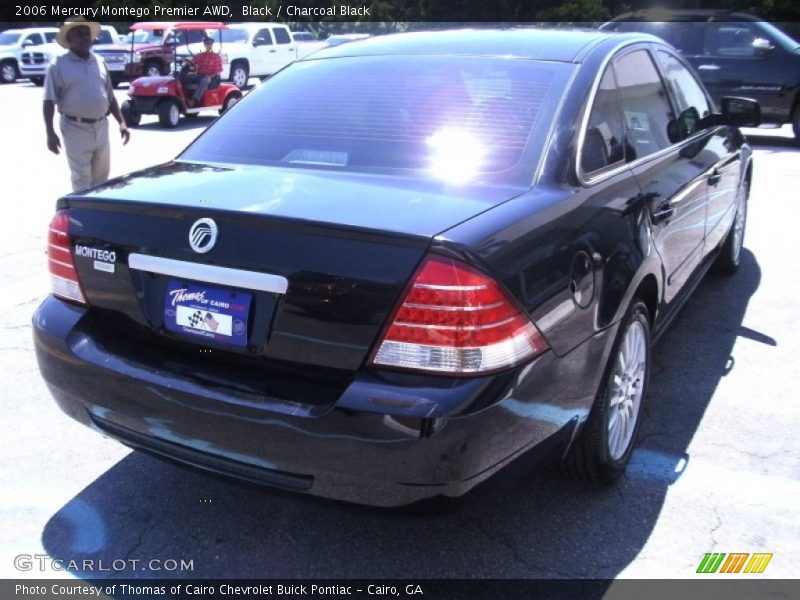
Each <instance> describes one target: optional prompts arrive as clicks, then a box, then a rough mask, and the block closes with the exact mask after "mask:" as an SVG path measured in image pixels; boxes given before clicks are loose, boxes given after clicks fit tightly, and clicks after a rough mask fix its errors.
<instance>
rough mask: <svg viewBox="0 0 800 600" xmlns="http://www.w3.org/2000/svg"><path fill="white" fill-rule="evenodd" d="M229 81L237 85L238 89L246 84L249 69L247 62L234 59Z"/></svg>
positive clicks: (248, 77)
mask: <svg viewBox="0 0 800 600" xmlns="http://www.w3.org/2000/svg"><path fill="white" fill-rule="evenodd" d="M229 79H230V81H231V82H232V83H234V84H235V85H236V86H238V87H239V88H240V89H241V88H243V87H244V86H246V85H247V81H248V79H250V69H249V67H248V66H247V63H246V62H244V61H241V60H236V61H234V62H233V64H232V65H231V73H230V77H229Z"/></svg>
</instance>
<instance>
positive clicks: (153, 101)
mask: <svg viewBox="0 0 800 600" xmlns="http://www.w3.org/2000/svg"><path fill="white" fill-rule="evenodd" d="M140 26H145V27H147V26H148V24H146V23H136V24H134V25H133V26H132V27H131V30H132V31H136V30H137V29H138V28H140ZM225 28H226V26H225V24H224V23H205V22H186V23H175V24H174V26H173V28H172V34H173V35H175V36H176V38H180V37H183V39H184V40H185V41H186V50H187V52H188V55H187V56H184V57H177V58H176V59H175V64H174V71H173V73H172V74H171V75H157V76H150V77H140V78H138V79H136V80H134V81H133V82H132V83H131V84H130V87H129V88H128V95H129V96H130V98H129V99H128V100H125V102H123V103H122V107H121V109H122V116H123V117H124V118H125V122H126V123H127V124H128V125H130V126H131V127H136V126H137V125H138V124H139V121H140V120H141V117H142V115H148V114H156V115H158V121H159V123H160V124H161V126H162V127H165V128H170V129H171V128H173V127H176V126H177V125H178V123H179V122H180V118H181V115H185V116H187V117H194V116H197V114H198V113H201V112H203V111H207V110H215V111H219V114H222V113H224V112H225V111H226V110H228V109H229V108H230V107H231V106H233V105H234V104H236V103H237V102H238V101H239V100H241V98H242V92H241V91H240V90H239V88H238V87H237V86H236V85H234V84H232V83H221V82H220V78H219V76H215V77H214V78H213V79H212V80H211V85H209V86H208V89H207V90H206V91H205V93H204V94H203V97H202V98H201V99H200V101H199V102H198V103H197V104H195V105H194V106H193V107H191V108H190V107H189V105H188V104H187V99H188V98H191V97H192V96H193V95H194V91H195V89H196V86H197V75H196V72H195V71H194V70H193V68H194V63H193V62H192V60H191V57H192V51H191V49H190V48H189V43H188V41H189V39H191V36H190V35H188V33H189V32H193V31H194V32H196V31H200V30H202V31H203V32H204V35H205V32H206V31H208V32H211V31H217V32H219V31H220V30H222V29H225ZM181 33H184V35H181ZM219 40H220V42H219V43H220V50H221V49H222V48H221V45H222V37H221V35H220V36H219Z"/></svg>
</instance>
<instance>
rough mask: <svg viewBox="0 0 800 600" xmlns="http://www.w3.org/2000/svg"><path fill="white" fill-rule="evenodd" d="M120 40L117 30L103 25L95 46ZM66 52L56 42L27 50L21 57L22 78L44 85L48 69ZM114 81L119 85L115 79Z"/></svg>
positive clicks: (20, 70)
mask: <svg viewBox="0 0 800 600" xmlns="http://www.w3.org/2000/svg"><path fill="white" fill-rule="evenodd" d="M53 39H55V34H53ZM118 39H119V34H118V33H117V30H116V29H114V28H113V27H112V26H111V25H102V26H101V28H100V34H99V35H98V36H97V39H95V41H94V45H95V46H97V45H99V44H112V43H116V41H117V40H118ZM65 52H67V50H66V49H64V48H62V47H61V46H60V45H59V44H57V43H55V42H51V43H49V44H43V45H41V46H37V47H36V48H34V49H33V50H31V49H27V50H25V51H24V52H23V53H22V54H21V55H20V61H19V72H20V74H21V75H22V77H27V78H28V79H30V80H31V81H32V82H33V83H34V84H35V85H42V84H43V83H44V77H45V74H46V73H47V67H49V66H50V63H51V62H53V61H54V60H55V59H56V58H58V57H59V56H61V55H62V54H64V53H65ZM112 81H113V82H114V83H118V81H117V80H115V79H114V78H113V77H112Z"/></svg>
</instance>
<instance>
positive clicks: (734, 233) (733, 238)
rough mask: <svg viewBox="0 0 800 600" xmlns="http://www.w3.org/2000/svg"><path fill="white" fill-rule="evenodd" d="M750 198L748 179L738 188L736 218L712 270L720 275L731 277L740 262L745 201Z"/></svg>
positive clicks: (745, 211)
mask: <svg viewBox="0 0 800 600" xmlns="http://www.w3.org/2000/svg"><path fill="white" fill-rule="evenodd" d="M749 197H750V179H749V177H748V178H747V179H746V180H745V182H744V183H743V184H742V185H741V186H740V187H739V193H738V198H737V201H736V216H734V218H733V224H732V225H731V230H730V231H729V232H728V235H727V237H726V238H725V241H724V242H723V243H722V250H720V253H719V256H718V257H717V260H716V263H715V265H714V268H715V269H716V271H717V272H718V273H721V274H722V275H733V274H734V273H736V271H737V269H738V268H739V264H740V263H741V262H742V246H743V245H744V232H745V228H746V227H747V199H748V198H749Z"/></svg>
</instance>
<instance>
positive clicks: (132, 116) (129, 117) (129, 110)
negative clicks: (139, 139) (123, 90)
mask: <svg viewBox="0 0 800 600" xmlns="http://www.w3.org/2000/svg"><path fill="white" fill-rule="evenodd" d="M120 111H121V112H122V118H123V119H125V123H127V124H128V125H129V126H130V127H138V125H139V122H140V121H141V120H142V115H141V113H140V112H139V111H137V110H136V107H135V106H134V104H133V102H131V101H130V100H125V102H123V103H122V106H121V107H120Z"/></svg>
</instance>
